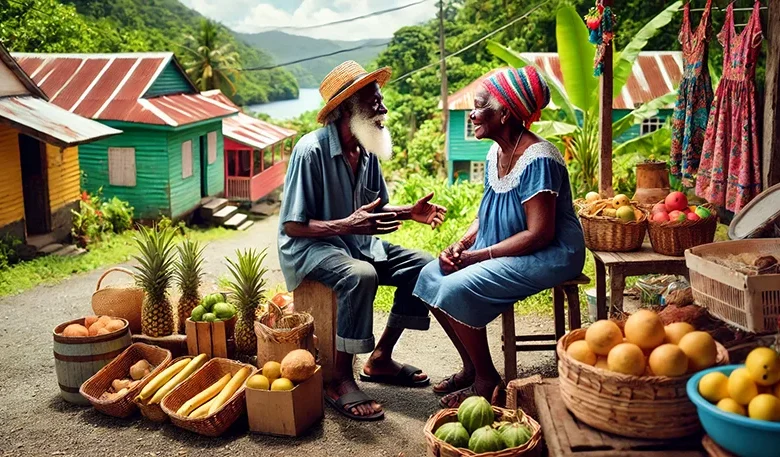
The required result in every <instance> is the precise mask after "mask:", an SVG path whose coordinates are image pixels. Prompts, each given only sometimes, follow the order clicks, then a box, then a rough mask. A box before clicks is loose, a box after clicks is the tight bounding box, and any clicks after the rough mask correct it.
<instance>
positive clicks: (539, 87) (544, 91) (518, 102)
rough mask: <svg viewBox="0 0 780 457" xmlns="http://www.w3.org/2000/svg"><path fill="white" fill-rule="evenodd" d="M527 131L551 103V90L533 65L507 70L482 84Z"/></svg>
mask: <svg viewBox="0 0 780 457" xmlns="http://www.w3.org/2000/svg"><path fill="white" fill-rule="evenodd" d="M482 84H483V85H484V86H485V88H486V89H487V90H488V91H489V92H490V93H491V94H492V95H493V96H494V97H496V99H497V100H498V101H499V103H501V105H503V106H505V107H506V108H507V109H508V110H509V111H510V112H511V113H512V114H513V115H514V116H515V117H516V118H518V119H519V120H521V121H523V124H525V127H526V128H529V127H531V124H533V123H534V122H536V121H538V120H539V118H540V117H541V116H542V109H543V108H544V107H545V106H547V104H548V103H550V88H549V86H547V82H546V81H545V80H544V78H542V77H541V76H540V75H539V72H538V71H537V70H536V68H534V67H532V66H530V65H529V66H527V67H523V68H521V69H519V70H518V69H516V68H506V69H503V70H502V71H499V72H497V73H495V74H493V76H491V77H489V78H487V79H485V80H484V82H483V83H482Z"/></svg>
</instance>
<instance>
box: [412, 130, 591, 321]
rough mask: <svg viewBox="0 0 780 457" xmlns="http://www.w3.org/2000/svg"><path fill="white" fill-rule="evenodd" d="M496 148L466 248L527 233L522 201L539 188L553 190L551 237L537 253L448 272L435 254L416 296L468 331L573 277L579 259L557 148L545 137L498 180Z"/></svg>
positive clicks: (579, 240) (580, 241)
mask: <svg viewBox="0 0 780 457" xmlns="http://www.w3.org/2000/svg"><path fill="white" fill-rule="evenodd" d="M497 151H498V145H497V144H494V145H493V147H492V148H491V149H490V152H488V155H487V161H486V163H485V170H486V177H485V193H484V194H483V196H482V202H481V203H480V207H479V215H478V218H479V230H478V232H477V238H476V241H475V243H474V246H472V248H471V249H474V250H477V249H484V248H486V247H488V246H491V245H494V244H497V243H499V242H501V241H503V240H505V239H507V238H509V237H511V236H513V235H515V234H517V233H519V232H522V231H524V230H526V229H527V225H526V215H525V209H524V208H523V203H525V202H527V201H528V200H530V199H531V198H533V197H534V196H536V195H537V194H539V193H540V192H551V193H553V194H555V195H556V203H555V208H556V210H555V238H554V239H553V241H552V243H550V244H549V245H548V246H547V247H545V248H544V249H542V250H539V251H536V252H533V253H530V254H527V255H521V256H514V257H499V258H495V259H490V260H487V261H484V262H480V263H477V264H474V265H471V266H469V267H466V268H464V269H462V270H459V271H456V272H454V273H452V274H449V275H446V276H445V275H444V274H442V272H441V269H440V268H439V261H438V259H437V260H434V261H433V262H431V263H429V264H428V265H426V266H425V268H423V270H422V272H421V273H420V277H419V279H418V281H417V285H416V286H415V289H414V295H415V296H417V297H419V298H420V299H421V300H423V301H424V302H426V303H428V304H429V305H430V306H434V307H436V308H439V309H440V310H442V311H444V312H445V313H446V314H447V315H449V316H451V317H452V318H453V319H455V320H456V321H458V322H460V323H462V324H465V325H467V326H469V327H474V328H482V327H485V326H486V325H487V324H488V323H489V322H490V321H492V320H493V319H495V318H496V317H498V316H499V315H500V314H501V313H503V312H504V311H505V310H507V309H509V307H511V306H513V305H514V304H515V303H516V302H518V301H520V300H523V299H525V298H527V297H530V296H532V295H535V294H537V293H539V292H541V291H543V290H545V289H550V288H552V287H554V286H555V285H557V284H560V283H561V282H564V281H567V280H570V279H574V278H576V277H577V276H579V274H580V273H581V272H582V267H583V266H584V264H585V240H584V238H583V234H582V226H581V225H580V221H579V219H578V218H577V216H576V214H575V212H574V208H573V205H572V196H571V188H570V185H569V175H568V172H567V170H566V165H565V162H564V161H563V157H562V156H561V153H560V152H559V151H558V149H557V148H556V147H555V146H554V145H553V144H552V143H549V142H547V141H542V142H540V143H536V144H533V145H531V146H529V147H528V148H527V149H526V150H525V152H524V153H523V155H522V156H520V159H518V160H517V163H516V164H515V166H514V168H513V169H512V170H511V171H510V172H509V173H508V174H507V175H506V176H504V177H503V178H501V179H499V178H498V170H497V167H496V163H497Z"/></svg>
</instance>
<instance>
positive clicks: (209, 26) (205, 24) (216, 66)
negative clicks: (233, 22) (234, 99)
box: [182, 19, 239, 96]
mask: <svg viewBox="0 0 780 457" xmlns="http://www.w3.org/2000/svg"><path fill="white" fill-rule="evenodd" d="M220 32H221V31H220V29H219V28H218V27H217V24H216V23H215V22H213V21H210V20H208V19H203V20H201V22H200V30H199V31H198V34H197V36H192V35H187V36H185V45H184V46H182V48H183V49H184V50H185V56H184V58H183V59H182V63H183V65H184V68H185V69H186V71H187V74H188V75H189V76H190V78H192V80H193V82H194V83H195V86H196V87H197V88H198V89H200V90H201V91H205V90H212V89H219V90H221V91H222V92H223V93H225V94H226V95H228V96H233V95H235V93H236V78H237V76H238V70H237V68H238V65H239V55H238V53H237V52H236V51H234V50H233V45H232V43H230V42H228V41H227V40H224V39H223V36H222V34H221V33H220Z"/></svg>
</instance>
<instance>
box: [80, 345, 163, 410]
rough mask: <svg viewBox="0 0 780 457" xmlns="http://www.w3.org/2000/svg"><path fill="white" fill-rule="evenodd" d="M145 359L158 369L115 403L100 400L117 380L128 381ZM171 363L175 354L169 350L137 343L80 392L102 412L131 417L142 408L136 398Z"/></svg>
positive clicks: (82, 386) (82, 387) (115, 400)
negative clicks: (125, 379) (133, 369)
mask: <svg viewBox="0 0 780 457" xmlns="http://www.w3.org/2000/svg"><path fill="white" fill-rule="evenodd" d="M142 359H146V361H147V362H149V363H150V364H151V365H152V366H154V369H153V370H152V371H151V372H150V373H149V374H148V375H146V377H144V378H143V380H142V381H141V382H140V383H138V384H137V385H136V386H135V387H133V388H132V389H129V390H128V392H127V393H126V394H125V395H123V396H121V397H119V398H116V399H113V400H101V399H100V396H101V395H102V394H103V392H105V391H106V390H108V388H109V387H111V383H112V382H113V381H114V380H115V379H121V378H126V377H127V376H128V373H129V372H130V367H131V366H133V364H135V363H136V362H138V361H139V360H142ZM170 361H171V351H169V350H167V349H162V348H159V347H157V346H151V345H148V344H144V343H133V344H131V345H130V347H128V348H127V349H125V351H124V352H122V353H121V354H119V355H118V356H117V357H116V358H115V359H114V360H112V361H111V362H110V363H109V364H108V365H106V366H105V367H103V368H102V369H101V370H100V371H98V372H97V373H95V375H94V376H92V377H91V378H89V379H88V380H87V381H85V382H84V384H82V385H81V389H80V390H79V391H80V392H81V395H83V396H84V398H86V399H87V400H89V402H90V403H92V406H94V407H95V409H97V410H98V411H100V412H101V413H103V414H108V415H109V416H114V417H128V416H130V415H131V414H133V413H134V412H135V411H136V410H137V408H138V407H137V406H136V404H135V402H134V401H133V399H134V398H135V397H136V396H137V395H138V394H139V393H140V392H141V389H143V388H144V386H145V385H146V384H147V383H148V382H149V380H150V379H152V378H154V377H155V376H157V375H158V374H159V373H160V372H161V371H162V370H164V369H165V367H166V366H168V362H170Z"/></svg>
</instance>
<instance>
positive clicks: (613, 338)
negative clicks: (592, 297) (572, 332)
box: [585, 319, 623, 355]
mask: <svg viewBox="0 0 780 457" xmlns="http://www.w3.org/2000/svg"><path fill="white" fill-rule="evenodd" d="M585 341H587V342H588V346H589V347H590V350H591V351H593V352H594V353H595V354H596V355H607V354H609V351H610V349H612V348H613V347H615V346H617V345H618V344H620V343H622V342H623V333H621V332H620V327H618V326H617V324H616V323H614V322H612V321H609V320H606V319H602V320H600V321H596V322H594V323H593V325H591V326H590V327H588V330H586V331H585Z"/></svg>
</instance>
